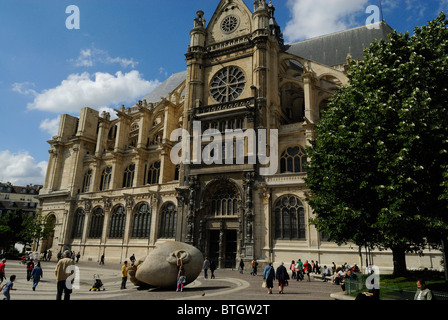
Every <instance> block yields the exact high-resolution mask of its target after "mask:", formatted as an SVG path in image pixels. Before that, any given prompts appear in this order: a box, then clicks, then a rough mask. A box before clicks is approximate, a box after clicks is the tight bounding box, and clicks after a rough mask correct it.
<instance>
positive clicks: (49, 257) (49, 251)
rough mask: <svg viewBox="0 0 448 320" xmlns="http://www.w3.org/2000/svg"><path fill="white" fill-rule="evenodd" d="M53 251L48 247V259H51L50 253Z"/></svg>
mask: <svg viewBox="0 0 448 320" xmlns="http://www.w3.org/2000/svg"><path fill="white" fill-rule="evenodd" d="M52 254H53V253H52V252H51V250H50V249H48V258H47V259H48V261H51V255H52Z"/></svg>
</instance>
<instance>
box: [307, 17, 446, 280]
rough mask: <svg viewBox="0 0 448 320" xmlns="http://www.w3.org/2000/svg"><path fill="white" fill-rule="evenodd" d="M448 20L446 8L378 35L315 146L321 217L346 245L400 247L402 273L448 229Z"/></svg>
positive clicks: (319, 222) (313, 175)
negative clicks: (407, 29) (405, 29)
mask: <svg viewBox="0 0 448 320" xmlns="http://www.w3.org/2000/svg"><path fill="white" fill-rule="evenodd" d="M447 25H448V21H447V19H446V15H445V14H443V13H441V14H440V15H439V17H437V18H436V19H435V20H433V21H430V22H428V25H427V26H422V27H420V28H416V29H415V30H414V35H412V36H411V35H409V33H399V32H393V33H391V34H390V35H389V39H388V41H384V40H381V41H375V42H373V43H372V44H371V46H370V47H369V48H368V49H366V50H365V53H364V60H363V61H360V62H358V63H356V62H352V63H351V66H350V72H349V74H348V77H349V81H350V85H349V86H347V87H344V88H342V89H341V90H340V91H338V93H336V94H335V95H334V97H333V98H332V99H331V102H330V104H329V109H328V111H327V112H325V113H324V114H323V117H322V119H321V121H320V122H319V123H318V124H317V125H316V140H315V141H312V142H311V146H310V147H309V148H308V154H309V156H310V158H311V161H310V163H309V164H308V168H307V172H308V175H307V179H306V182H307V185H308V187H309V189H310V191H311V195H312V196H311V197H310V199H308V201H309V203H310V206H311V207H312V208H313V210H314V212H315V213H316V218H315V219H313V220H312V223H314V224H315V225H316V227H317V229H318V230H319V231H323V232H325V233H326V234H328V235H329V237H330V239H332V240H333V241H336V242H337V243H339V244H343V243H346V242H354V243H356V244H357V245H360V246H365V245H366V246H370V247H381V248H390V249H392V250H393V252H394V259H395V258H397V259H399V260H400V261H399V262H400V263H399V264H396V265H395V267H396V268H398V269H400V270H398V271H399V272H402V271H403V267H404V268H405V265H404V266H403V262H404V253H405V252H406V251H415V250H420V249H421V248H422V247H423V246H424V245H425V244H426V241H427V239H428V238H429V237H430V235H434V234H435V232H438V234H445V235H446V230H448V212H447V211H448V210H447V200H448V174H447V171H448V170H447V169H448V151H447V150H448V112H447V108H448V88H447V87H448V29H447ZM394 262H395V260H394ZM404 263H405V262H404ZM396 271H397V270H396Z"/></svg>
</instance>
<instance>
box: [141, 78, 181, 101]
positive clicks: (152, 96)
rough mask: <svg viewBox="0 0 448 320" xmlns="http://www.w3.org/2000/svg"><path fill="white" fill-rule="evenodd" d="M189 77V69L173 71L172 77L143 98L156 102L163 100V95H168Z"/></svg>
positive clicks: (164, 96)
mask: <svg viewBox="0 0 448 320" xmlns="http://www.w3.org/2000/svg"><path fill="white" fill-rule="evenodd" d="M186 79H187V71H182V72H178V73H173V74H172V75H171V77H169V78H168V79H166V80H165V81H164V82H163V83H162V84H160V85H159V86H158V87H156V88H155V89H154V90H153V91H151V92H150V93H149V94H148V95H147V96H146V97H144V98H143V99H142V100H146V102H147V103H156V102H159V101H162V99H161V98H162V97H163V98H166V97H168V96H169V95H170V94H171V93H172V92H173V91H174V90H175V89H176V88H177V87H178V86H180V85H181V84H182V82H184V81H185V80H186Z"/></svg>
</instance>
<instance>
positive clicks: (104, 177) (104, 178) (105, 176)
mask: <svg viewBox="0 0 448 320" xmlns="http://www.w3.org/2000/svg"><path fill="white" fill-rule="evenodd" d="M111 180H112V167H107V168H106V169H104V170H103V173H102V174H101V181H100V191H105V190H109V188H110V181H111Z"/></svg>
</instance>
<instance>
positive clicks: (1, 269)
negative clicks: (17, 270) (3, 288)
mask: <svg viewBox="0 0 448 320" xmlns="http://www.w3.org/2000/svg"><path fill="white" fill-rule="evenodd" d="M5 269H6V259H5V258H3V259H2V262H0V284H2V282H3V279H5V280H6V273H5Z"/></svg>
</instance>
